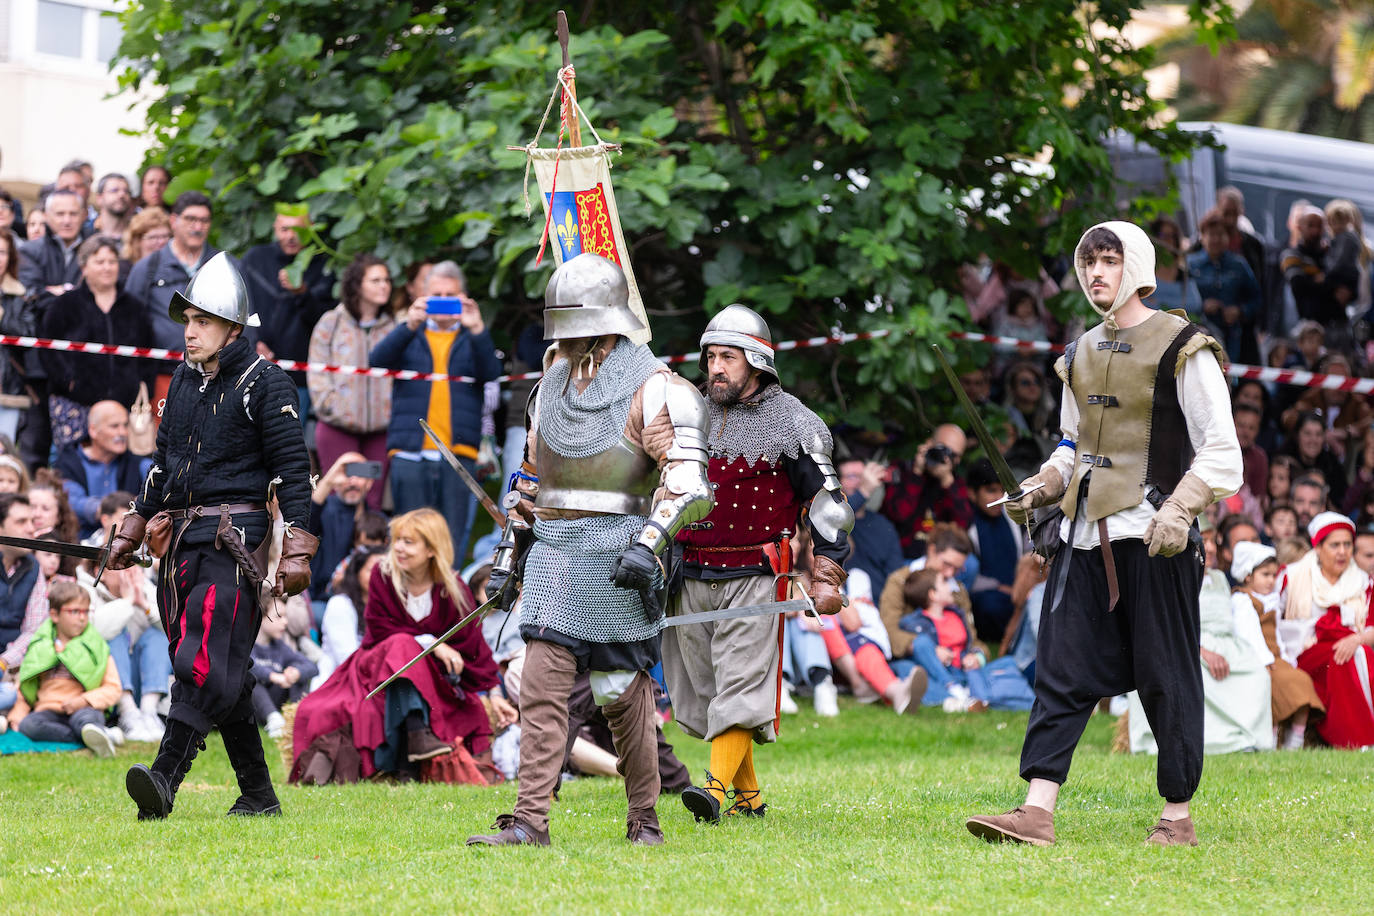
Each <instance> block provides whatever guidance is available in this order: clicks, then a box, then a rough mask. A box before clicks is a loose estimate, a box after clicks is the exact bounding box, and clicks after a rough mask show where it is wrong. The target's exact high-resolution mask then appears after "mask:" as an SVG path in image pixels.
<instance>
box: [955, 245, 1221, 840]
mask: <svg viewBox="0 0 1374 916" xmlns="http://www.w3.org/2000/svg"><path fill="white" fill-rule="evenodd" d="M1074 263H1075V267H1076V269H1077V274H1078V281H1079V283H1080V285H1081V286H1082V288H1083V290H1084V292H1085V293H1086V295H1087V297H1088V301H1089V302H1090V303H1091V304H1092V306H1093V308H1094V309H1095V310H1096V311H1097V312H1098V313H1099V314H1100V315H1101V316H1102V318H1103V321H1102V323H1101V324H1099V325H1097V326H1095V327H1093V328H1091V329H1090V330H1088V331H1087V332H1086V333H1085V334H1083V335H1082V336H1081V337H1079V338H1078V340H1076V341H1075V342H1074V343H1072V344H1070V345H1069V347H1068V348H1067V350H1066V352H1065V354H1064V356H1063V357H1061V358H1060V360H1059V361H1058V363H1057V364H1056V365H1055V370H1056V372H1057V373H1058V375H1059V378H1060V379H1061V380H1062V381H1063V383H1064V389H1065V390H1064V397H1063V406H1062V408H1061V417H1060V426H1061V428H1062V432H1063V440H1062V441H1061V442H1060V443H1059V445H1058V447H1057V448H1056V449H1055V450H1054V453H1053V454H1051V455H1050V457H1049V459H1048V460H1047V461H1046V462H1045V464H1044V465H1043V466H1042V468H1041V470H1040V473H1038V474H1036V475H1035V476H1034V477H1032V478H1030V479H1029V480H1026V481H1023V482H1022V484H1021V489H1022V492H1023V493H1026V495H1025V496H1023V497H1022V498H1021V499H1019V500H1017V501H1016V502H1014V503H1011V504H1009V506H1008V511H1009V514H1011V516H1012V518H1014V519H1016V520H1017V521H1019V522H1024V521H1025V519H1026V513H1027V512H1028V511H1030V510H1032V509H1036V508H1041V509H1042V511H1043V510H1044V509H1046V508H1050V507H1053V506H1055V505H1056V504H1057V505H1059V506H1060V507H1061V508H1062V510H1063V513H1064V518H1063V519H1062V521H1061V523H1060V527H1059V537H1060V541H1061V544H1060V547H1059V549H1058V551H1057V552H1056V553H1055V556H1054V560H1053V565H1052V566H1051V568H1050V574H1049V584H1048V585H1047V587H1046V590H1045V611H1044V612H1043V614H1042V616H1041V618H1040V621H1041V622H1040V635H1039V643H1038V646H1037V654H1036V677H1035V705H1034V707H1033V708H1032V710H1031V715H1030V722H1029V723H1028V725H1027V727H1026V739H1025V743H1024V744H1023V745H1022V749H1021V777H1022V778H1023V779H1025V780H1027V781H1028V782H1029V783H1030V786H1029V790H1028V792H1027V795H1026V802H1025V804H1024V805H1022V806H1020V807H1018V808H1015V809H1013V810H1012V811H1010V812H1008V813H1006V814H1003V815H996V816H977V817H972V818H969V820H968V829H969V830H970V831H972V832H973V833H974V834H976V835H978V836H980V837H983V838H984V839H987V840H989V841H992V842H1003V841H1014V842H1023V843H1033V844H1036V845H1049V844H1051V843H1053V842H1054V805H1055V802H1056V800H1057V798H1058V793H1059V787H1060V786H1061V785H1062V784H1063V782H1064V780H1065V779H1066V778H1067V777H1068V772H1069V763H1070V761H1071V760H1072V757H1073V752H1074V748H1075V747H1076V746H1077V744H1078V740H1079V737H1080V736H1081V735H1082V733H1083V727H1084V725H1086V724H1087V721H1088V717H1089V716H1090V715H1091V714H1092V711H1093V709H1094V708H1096V706H1097V703H1098V700H1099V698H1101V697H1111V696H1117V695H1119V694H1122V693H1126V692H1127V691H1130V690H1137V691H1139V695H1140V701H1141V704H1142V706H1143V707H1144V710H1145V715H1146V717H1147V718H1148V719H1149V721H1150V726H1151V728H1152V729H1153V731H1154V734H1155V735H1156V736H1158V738H1159V764H1158V774H1157V777H1158V778H1157V782H1158V787H1159V793H1160V795H1162V796H1164V799H1165V805H1164V811H1163V813H1162V816H1161V817H1160V819H1159V821H1158V823H1156V824H1155V825H1154V827H1153V828H1151V830H1150V842H1153V843H1157V844H1161V845H1179V844H1191V845H1196V844H1197V837H1196V833H1195V831H1194V828H1193V823H1192V820H1191V818H1190V817H1189V815H1188V801H1189V799H1191V798H1192V795H1193V793H1194V791H1196V789H1197V786H1198V783H1199V781H1200V779H1201V777H1202V746H1203V745H1202V741H1203V737H1202V721H1203V697H1202V668H1201V665H1200V664H1199V663H1198V632H1199V626H1200V619H1199V605H1198V593H1199V590H1200V588H1201V583H1202V566H1203V558H1202V554H1201V545H1200V540H1198V539H1197V535H1196V534H1195V533H1194V527H1193V525H1194V519H1196V517H1197V515H1198V514H1199V513H1200V512H1202V511H1203V510H1204V509H1206V508H1207V506H1209V505H1210V504H1211V503H1212V502H1213V501H1214V500H1216V499H1223V498H1225V497H1227V496H1229V495H1231V494H1232V493H1235V492H1236V490H1237V489H1239V487H1240V485H1241V482H1242V477H1241V467H1242V465H1241V456H1240V446H1239V444H1238V443H1237V441H1236V431H1235V426H1234V425H1233V423H1232V420H1231V411H1230V397H1229V392H1228V390H1227V387H1226V378H1225V376H1224V375H1223V374H1222V370H1221V361H1222V360H1223V359H1224V353H1223V352H1222V350H1221V347H1220V346H1219V345H1218V344H1217V342H1216V341H1215V340H1213V339H1212V338H1210V337H1208V336H1207V335H1206V334H1205V333H1203V332H1202V330H1201V329H1200V328H1198V327H1197V326H1196V325H1193V324H1190V323H1189V322H1188V320H1187V319H1186V318H1184V317H1182V316H1181V314H1175V313H1172V312H1162V311H1157V310H1155V309H1152V308H1150V307H1149V306H1147V305H1145V304H1144V302H1142V297H1145V296H1149V295H1150V293H1152V292H1153V291H1154V287H1155V279H1154V268H1155V264H1154V246H1153V245H1152V244H1151V242H1150V239H1149V237H1148V236H1147V235H1146V234H1145V233H1144V231H1142V230H1141V229H1140V228H1139V227H1138V226H1135V225H1133V224H1131V223H1126V222H1107V223H1102V224H1100V225H1097V226H1094V227H1093V228H1092V229H1090V230H1088V232H1087V233H1085V234H1084V235H1083V238H1082V239H1081V240H1080V241H1079V243H1078V248H1077V250H1076V252H1075V255H1074Z"/></svg>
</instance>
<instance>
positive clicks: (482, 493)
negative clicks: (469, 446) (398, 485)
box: [420, 420, 506, 528]
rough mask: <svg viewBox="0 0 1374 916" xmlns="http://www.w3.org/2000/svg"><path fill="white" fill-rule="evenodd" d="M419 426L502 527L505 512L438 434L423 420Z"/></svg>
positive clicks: (504, 523)
mask: <svg viewBox="0 0 1374 916" xmlns="http://www.w3.org/2000/svg"><path fill="white" fill-rule="evenodd" d="M420 428H421V429H423V430H424V431H425V435H426V436H429V441H430V442H433V443H434V447H435V448H437V449H438V450H439V454H440V455H442V456H443V457H444V460H445V461H447V462H448V465H449V467H451V468H453V469H454V470H455V471H457V472H458V479H459V480H461V481H462V482H463V486H465V487H467V488H468V489H469V490H471V491H472V495H473V496H476V497H477V501H478V502H479V503H481V504H482V508H483V509H486V510H487V514H488V515H490V516H491V517H492V518H494V519H496V524H497V525H499V526H500V527H502V528H504V527H505V526H506V513H504V512H502V511H501V510H500V509H499V508H498V507H497V505H496V500H494V499H492V498H491V497H490V496H488V495H487V491H486V490H483V489H482V485H481V484H480V483H478V482H477V481H476V479H475V478H473V476H472V475H471V474H469V473H468V469H467V468H465V467H463V464H462V462H460V461H459V460H458V456H457V455H455V454H453V450H452V449H450V448H449V447H448V446H447V445H445V444H444V443H443V442H441V441H440V440H439V434H438V433H436V432H435V431H434V427H432V426H430V425H429V424H428V423H426V422H425V421H424V420H421V421H420Z"/></svg>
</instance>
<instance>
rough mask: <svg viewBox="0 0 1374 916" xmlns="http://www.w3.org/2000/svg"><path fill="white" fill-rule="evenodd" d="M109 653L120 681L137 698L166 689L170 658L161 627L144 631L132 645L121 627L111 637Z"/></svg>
mask: <svg viewBox="0 0 1374 916" xmlns="http://www.w3.org/2000/svg"><path fill="white" fill-rule="evenodd" d="M110 657H111V658H113V659H114V663H115V668H116V669H117V670H118V671H119V682H120V683H121V684H123V685H124V689H125V690H128V691H131V692H132V693H133V695H134V699H135V700H137V699H139V698H140V697H142V696H143V694H144V693H166V692H167V684H168V682H169V681H170V680H171V679H172V658H171V655H170V653H169V652H168V651H167V636H166V634H164V633H163V632H162V628H161V627H156V626H152V627H149V628H148V629H146V630H144V631H143V635H142V636H140V637H139V638H138V641H137V642H135V643H134V644H133V645H132V646H131V645H129V631H128V630H121V631H120V632H119V635H117V636H115V638H114V639H112V640H110Z"/></svg>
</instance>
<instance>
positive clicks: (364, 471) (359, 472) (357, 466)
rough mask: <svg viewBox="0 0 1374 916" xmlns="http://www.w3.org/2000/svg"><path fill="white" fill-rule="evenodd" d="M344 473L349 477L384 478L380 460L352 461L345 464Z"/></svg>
mask: <svg viewBox="0 0 1374 916" xmlns="http://www.w3.org/2000/svg"><path fill="white" fill-rule="evenodd" d="M344 473H345V474H347V475H348V476H349V477H366V478H367V479H368V480H381V479H382V463H381V462H380V461H350V462H348V463H347V464H345V465H344Z"/></svg>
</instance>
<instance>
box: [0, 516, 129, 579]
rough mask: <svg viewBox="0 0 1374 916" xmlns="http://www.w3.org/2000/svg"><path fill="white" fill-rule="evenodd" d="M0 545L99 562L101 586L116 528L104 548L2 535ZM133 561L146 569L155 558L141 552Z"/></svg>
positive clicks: (97, 572) (98, 574)
mask: <svg viewBox="0 0 1374 916" xmlns="http://www.w3.org/2000/svg"><path fill="white" fill-rule="evenodd" d="M0 545H4V546H6V547H26V548H28V549H29V550H39V551H42V552H44V553H55V554H58V555H60V556H64V557H76V558H77V559H79V560H99V561H100V563H99V565H98V566H97V567H96V570H95V584H96V585H99V584H100V577H101V576H103V575H104V574H105V566H106V564H107V563H109V562H110V549H111V548H112V547H113V546H114V527H113V526H111V528H110V536H109V537H108V538H106V540H105V546H104V547H92V546H90V545H89V544H68V543H67V542H66V541H44V540H39V539H38V538H16V537H10V536H9V535H0ZM133 560H134V562H135V563H137V564H138V565H139V566H142V567H143V568H144V569H147V568H148V567H149V566H152V565H153V558H152V557H150V556H148V555H147V554H146V553H144V552H142V551H141V550H140V551H139V552H138V553H135V554H134V556H133Z"/></svg>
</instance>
